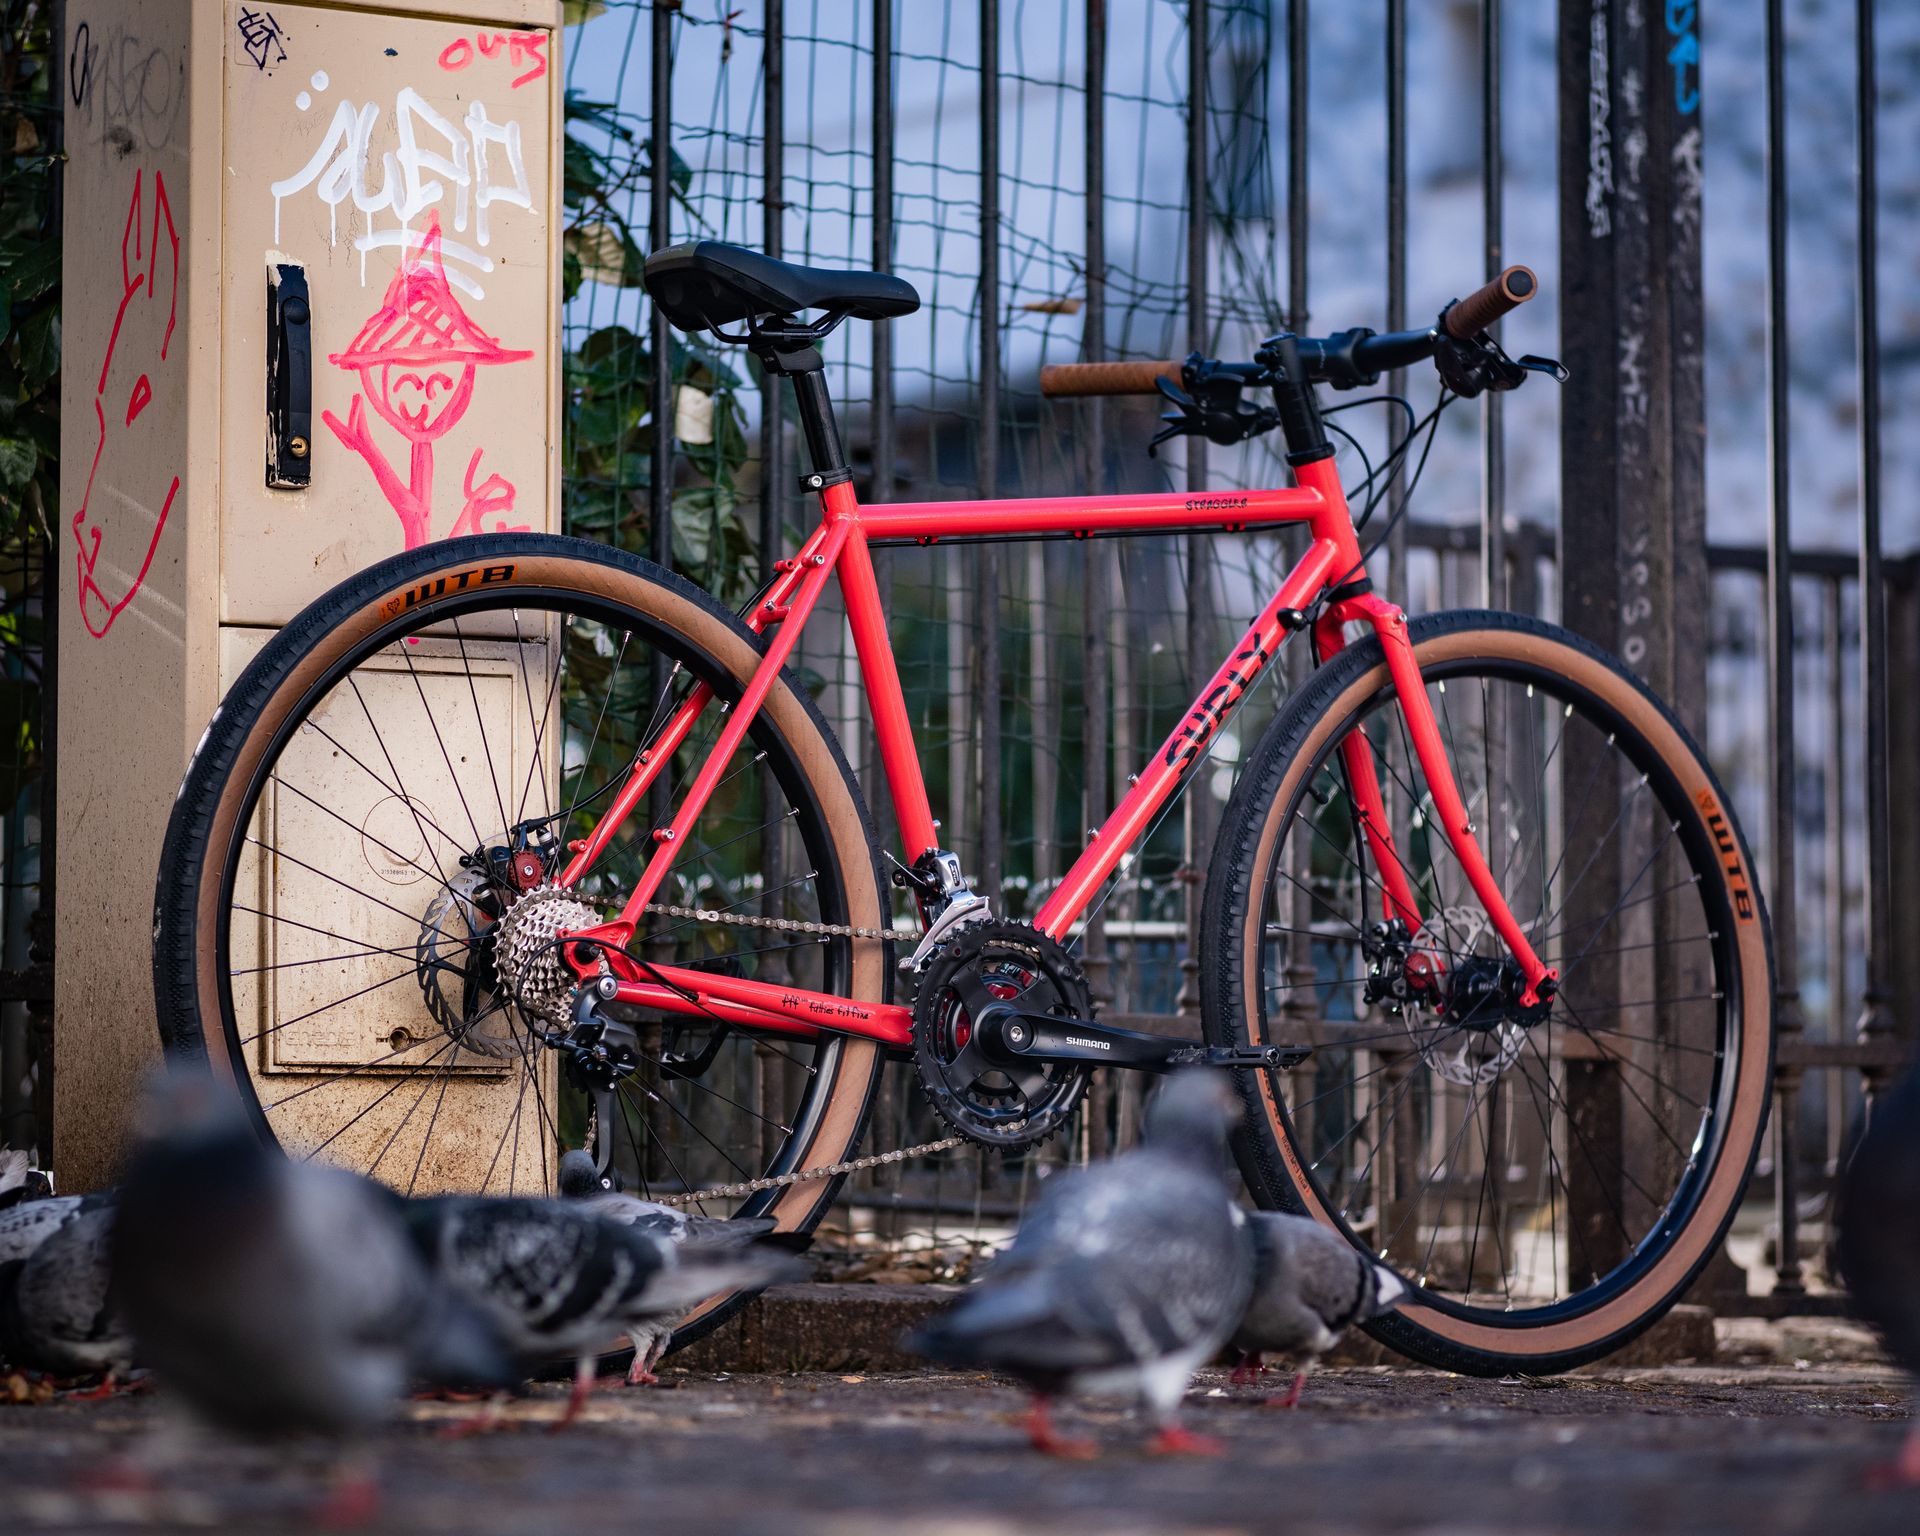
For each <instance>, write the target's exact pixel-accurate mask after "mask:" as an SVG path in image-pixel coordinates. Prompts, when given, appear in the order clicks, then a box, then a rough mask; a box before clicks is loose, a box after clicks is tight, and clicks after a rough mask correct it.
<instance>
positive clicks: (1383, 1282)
mask: <svg viewBox="0 0 1920 1536" xmlns="http://www.w3.org/2000/svg"><path fill="white" fill-rule="evenodd" d="M1409 1294H1411V1293H1410V1292H1409V1291H1408V1290H1407V1286H1406V1282H1405V1281H1403V1280H1402V1279H1401V1278H1400V1277H1399V1276H1398V1275H1396V1274H1395V1273H1394V1272H1393V1271H1392V1270H1390V1269H1388V1268H1387V1267H1386V1266H1385V1265H1381V1264H1369V1265H1368V1266H1367V1294H1366V1296H1365V1297H1363V1298H1362V1300H1361V1304H1360V1316H1361V1317H1362V1318H1369V1317H1378V1316H1379V1315H1380V1314H1381V1313H1382V1312H1391V1311H1392V1310H1393V1309H1394V1308H1395V1307H1397V1306H1399V1305H1400V1304H1401V1303H1402V1302H1403V1301H1405V1300H1406V1299H1407V1297H1408V1296H1409Z"/></svg>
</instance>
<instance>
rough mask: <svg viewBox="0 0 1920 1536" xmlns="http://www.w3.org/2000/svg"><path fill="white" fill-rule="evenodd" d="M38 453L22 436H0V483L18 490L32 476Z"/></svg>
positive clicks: (36, 465)
mask: <svg viewBox="0 0 1920 1536" xmlns="http://www.w3.org/2000/svg"><path fill="white" fill-rule="evenodd" d="M39 463H40V455H39V453H38V452H37V451H36V450H35V448H34V446H33V444H32V443H30V442H27V441H26V440H25V439H24V438H18V437H0V485H4V486H5V487H6V488H7V489H8V490H10V491H18V490H21V489H23V488H24V487H25V486H26V483H27V482H28V481H29V480H31V479H32V478H33V472H34V470H35V468H37V467H38V465H39Z"/></svg>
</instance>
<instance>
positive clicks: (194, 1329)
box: [113, 1075, 519, 1438]
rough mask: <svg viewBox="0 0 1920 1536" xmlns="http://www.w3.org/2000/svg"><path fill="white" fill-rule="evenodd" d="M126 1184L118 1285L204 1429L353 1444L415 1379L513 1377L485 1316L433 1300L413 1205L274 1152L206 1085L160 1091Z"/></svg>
mask: <svg viewBox="0 0 1920 1536" xmlns="http://www.w3.org/2000/svg"><path fill="white" fill-rule="evenodd" d="M154 1120H155V1122H156V1126H157V1133H156V1134H155V1135H153V1136H152V1137H151V1138H150V1139H148V1140H147V1141H145V1142H144V1143H143V1144H142V1145H140V1146H139V1147H137V1148H136V1150H135V1152H134V1154H133V1156H132V1159H131V1160H130V1162H129V1165H128V1168H127V1176H126V1179H125V1182H124V1183H123V1184H122V1185H121V1188H120V1201H119V1211H118V1215H117V1217H116V1221H115V1227H116V1231H115V1241H114V1252H113V1282H114V1287H115V1294H116V1296H117V1297H118V1300H119V1302H120V1305H121V1308H122V1310H123V1311H124V1313H125V1315H126V1319H127V1322H128V1324H129V1325H130V1326H131V1328H132V1330H133V1335H134V1339H135V1342H136V1346H137V1354H138V1357H139V1359H140V1361H141V1363H142V1364H143V1365H147V1366H150V1367H151V1368H152V1369H153V1371H154V1372H155V1374H156V1376H157V1377H158V1378H159V1380H160V1382H161V1384H162V1386H163V1387H165V1388H167V1389H170V1390H172V1391H173V1392H175V1393H177V1394H178V1395H179V1397H180V1398H181V1399H183V1400H184V1401H185V1403H186V1405H187V1406H188V1407H189V1408H190V1409H191V1410H192V1411H193V1413H194V1414H195V1415H196V1416H197V1417H198V1418H199V1419H201V1420H203V1421H205V1422H207V1423H209V1424H211V1425H213V1426H215V1427H217V1428H220V1429H223V1430H227V1431H230V1432H234V1433H238V1434H242V1435H246V1436H249V1437H255V1438H273V1437H279V1436H290V1435H300V1434H315V1435H322V1436H329V1437H350V1436H354V1435H357V1434H360V1433H363V1432H365V1431H367V1430H370V1429H372V1428H374V1427H375V1426H377V1425H378V1424H380V1423H381V1422H382V1421H383V1420H385V1419H386V1418H387V1417H388V1416H389V1415H390V1414H391V1413H392V1411H393V1409H394V1407H395V1406H396V1404H397V1403H398V1402H399V1400H400V1398H401V1396H402V1395H403V1393H404V1392H405V1391H406V1389H407V1387H408V1385H409V1384H410V1383H413V1384H421V1385H437V1386H447V1387H463V1388H468V1389H472V1390H480V1391H486V1390H493V1389H497V1388H499V1387H502V1386H507V1385H511V1384H513V1383H514V1382H516V1381H517V1380H518V1379H519V1377H518V1375H517V1372H516V1370H515V1364H514V1361H513V1359H512V1357H511V1354H510V1353H509V1351H508V1350H507V1349H506V1348H505V1346H504V1344H503V1342H502V1341H501V1340H500V1338H499V1336H498V1334H497V1333H496V1332H495V1331H494V1330H493V1328H492V1327H491V1325H490V1324H489V1323H488V1322H487V1321H486V1320H485V1318H484V1317H483V1316H482V1315H481V1314H480V1313H479V1312H477V1311H476V1310H475V1309H474V1308H471V1307H469V1306H467V1305H465V1304H464V1303H462V1302H461V1301H460V1299H459V1298H458V1297H454V1296H448V1295H446V1294H445V1293H444V1292H443V1291H441V1290H440V1289H439V1288H438V1287H436V1286H435V1285H434V1284H433V1282H432V1280H431V1278H430V1277H429V1275H428V1273H427V1268H426V1266H425V1265H424V1264H423V1263H422V1262H421V1260H420V1256H419V1254H418V1253H417V1252H416V1251H415V1249H414V1247H413V1245H412V1243H411V1242H410V1241H409V1239H408V1233H407V1229H406V1225H405V1202H404V1201H402V1200H401V1199H400V1197H399V1196H397V1195H395V1194H393V1193H392V1192H391V1191H390V1190H388V1189H386V1188H384V1187H383V1186H381V1185H379V1184H376V1183H374V1182H373V1181H372V1180H370V1179H364V1178H361V1177H360V1176H358V1175H357V1174H352V1173H348V1172H345V1171H344V1170H340V1169H335V1168H325V1167H320V1166H316V1165H314V1164H310V1163H302V1162H295V1161H292V1160H291V1159H289V1158H287V1157H286V1156H285V1155H283V1154H282V1153H281V1152H280V1151H278V1150H277V1149H275V1148H272V1147H268V1146H265V1145H263V1144H262V1143H261V1142H260V1141H259V1140H258V1139H257V1137H256V1135H255V1133H254V1130H253V1127H252V1125H251V1124H250V1123H249V1122H248V1121H247V1119H246V1118H245V1116H244V1112H243V1111H242V1110H241V1109H240V1108H239V1106H238V1105H237V1103H235V1102H233V1101H232V1100H231V1098H230V1096H229V1095H228V1094H227V1093H226V1092H225V1091H224V1090H222V1089H219V1088H217V1087H216V1085H215V1084H214V1083H213V1082H212V1081H211V1080H210V1079H206V1078H199V1077H191V1076H185V1075H182V1076H176V1077H174V1078H173V1079H171V1080H169V1081H167V1082H166V1083H164V1084H162V1085H161V1088H160V1090H159V1092H158V1094H157V1109H156V1112H155V1115H154Z"/></svg>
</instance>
